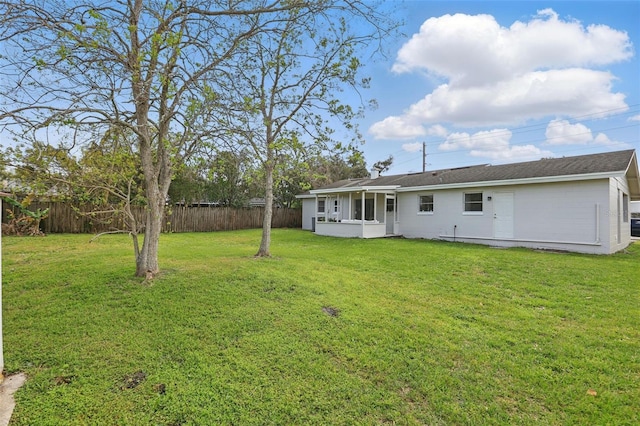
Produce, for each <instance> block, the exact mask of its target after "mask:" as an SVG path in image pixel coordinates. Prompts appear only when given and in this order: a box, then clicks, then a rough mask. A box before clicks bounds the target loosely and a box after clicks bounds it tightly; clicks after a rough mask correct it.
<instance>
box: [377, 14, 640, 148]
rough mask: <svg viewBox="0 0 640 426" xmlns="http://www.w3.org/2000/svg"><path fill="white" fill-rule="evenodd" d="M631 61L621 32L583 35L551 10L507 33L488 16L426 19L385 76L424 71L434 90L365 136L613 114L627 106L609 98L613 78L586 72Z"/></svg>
mask: <svg viewBox="0 0 640 426" xmlns="http://www.w3.org/2000/svg"><path fill="white" fill-rule="evenodd" d="M632 56H633V46H632V44H631V42H630V40H629V37H628V35H627V33H626V32H623V31H618V30H615V29H613V28H610V27H608V26H606V25H589V26H588V27H586V28H585V27H584V26H583V25H582V24H581V23H580V22H579V21H575V20H562V19H560V18H559V17H558V15H557V13H555V12H554V11H553V10H551V9H544V10H541V11H539V12H538V14H537V15H536V16H534V17H533V18H532V19H531V20H530V21H528V22H520V21H517V22H515V23H513V24H512V25H511V26H510V27H502V26H500V25H499V24H498V23H497V22H496V20H495V18H494V17H493V16H490V15H475V16H471V15H464V14H456V15H444V16H441V17H438V18H430V19H428V20H426V21H425V22H424V23H423V24H422V26H421V28H420V31H419V32H418V33H416V34H414V35H413V36H412V38H411V39H410V40H409V41H407V42H406V43H405V44H404V46H402V48H401V49H400V50H399V51H398V54H397V59H396V62H395V64H394V65H393V71H394V72H396V73H407V72H416V71H418V72H427V73H428V74H431V75H433V76H437V77H439V78H441V79H442V84H440V85H439V86H437V87H436V88H435V89H434V90H433V91H432V92H431V93H428V94H426V95H425V96H424V98H423V99H422V100H420V101H418V102H416V103H414V104H413V105H410V106H409V107H408V108H407V109H406V110H405V111H404V112H403V113H402V115H398V116H392V117H388V118H386V119H384V120H382V121H380V122H378V123H375V124H374V125H373V126H371V128H370V132H371V133H372V134H373V135H374V137H376V138H377V139H403V138H409V137H414V136H423V135H424V134H425V132H426V133H429V131H430V129H429V130H426V128H427V127H428V126H429V125H430V124H433V123H451V124H452V125H454V126H461V127H473V126H482V127H487V126H506V125H518V124H522V123H524V122H526V121H527V120H530V119H540V118H544V117H548V116H568V117H578V116H584V115H590V116H592V117H594V118H595V117H596V116H600V117H604V116H606V115H607V114H611V113H613V111H615V112H616V113H619V112H620V111H621V110H625V109H627V108H628V107H627V105H626V103H625V95H624V94H622V93H616V92H614V91H613V82H614V80H615V79H616V77H615V76H614V75H613V74H611V73H610V72H607V71H601V70H596V69H590V68H589V67H594V66H601V65H606V64H612V63H615V62H619V61H624V60H627V59H629V58H631V57H632ZM437 125H439V124H437ZM441 136H442V137H444V135H441Z"/></svg>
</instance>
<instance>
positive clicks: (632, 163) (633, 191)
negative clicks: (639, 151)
mask: <svg viewBox="0 0 640 426" xmlns="http://www.w3.org/2000/svg"><path fill="white" fill-rule="evenodd" d="M625 176H626V177H627V181H628V183H629V192H630V194H629V197H630V198H631V201H640V173H639V172H638V157H637V156H636V152H635V151H633V155H632V156H631V159H630V160H629V165H628V166H627V170H626V171H625Z"/></svg>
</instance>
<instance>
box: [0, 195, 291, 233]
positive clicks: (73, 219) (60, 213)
mask: <svg viewBox="0 0 640 426" xmlns="http://www.w3.org/2000/svg"><path fill="white" fill-rule="evenodd" d="M3 207H4V211H3V212H2V219H3V222H6V221H7V212H6V210H7V209H10V210H13V211H14V214H18V211H17V208H13V209H12V208H11V206H7V204H6V203H3ZM37 209H43V210H44V209H49V214H48V216H47V218H46V219H44V220H43V221H42V222H41V224H40V229H41V230H42V231H43V232H44V233H45V234H60V233H72V234H79V233H87V234H90V233H99V232H106V231H112V230H123V229H125V227H124V221H123V218H122V216H121V215H114V214H113V213H96V214H93V215H92V214H90V212H92V211H94V212H96V211H100V208H99V207H98V208H96V207H88V206H83V207H80V209H79V210H80V211H79V212H78V211H77V210H74V209H73V208H72V207H71V206H70V205H68V204H66V203H62V202H50V203H43V202H38V203H32V204H31V205H30V206H29V210H32V211H36V210H37ZM144 214H145V210H144V208H143V207H136V208H134V215H135V216H136V218H137V220H138V222H139V223H140V224H144ZM263 219H264V208H263V207H247V208H233V207H188V206H167V209H166V210H165V218H164V222H163V229H162V231H163V232H212V231H232V230H235V229H251V228H261V227H262V221H263ZM271 226H272V227H273V228H301V227H302V210H301V209H288V208H274V209H273V218H272V220H271Z"/></svg>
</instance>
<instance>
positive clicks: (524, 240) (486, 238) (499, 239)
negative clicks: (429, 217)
mask: <svg viewBox="0 0 640 426" xmlns="http://www.w3.org/2000/svg"><path fill="white" fill-rule="evenodd" d="M438 238H451V239H455V240H488V241H504V242H506V243H511V242H516V243H543V244H569V245H580V246H601V245H602V243H601V242H600V241H595V242H592V243H588V242H583V241H554V240H534V239H526V238H494V237H465V236H461V235H456V236H453V235H446V234H440V235H438Z"/></svg>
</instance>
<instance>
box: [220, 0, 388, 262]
mask: <svg viewBox="0 0 640 426" xmlns="http://www.w3.org/2000/svg"><path fill="white" fill-rule="evenodd" d="M380 6H381V5H380V4H376V3H374V2H371V1H367V0H365V1H358V0H354V1H349V0H346V1H345V0H324V1H317V2H313V3H312V4H309V5H305V6H304V7H293V8H290V9H287V10H283V11H279V12H277V13H276V14H274V15H275V16H269V18H270V19H269V21H268V22H264V23H262V24H260V27H261V28H262V32H260V33H259V34H257V35H256V36H254V37H251V38H250V39H248V40H247V41H246V43H243V44H242V45H241V46H240V47H239V49H238V50H237V51H236V54H235V56H234V58H233V61H232V62H231V63H230V64H229V67H230V68H229V69H227V70H226V71H225V72H223V73H221V74H220V76H219V83H221V82H222V81H224V87H226V88H227V89H226V90H224V92H225V93H226V94H227V95H229V96H230V100H229V101H226V105H228V106H229V107H228V109H227V111H228V117H229V119H228V121H229V123H230V126H231V127H232V128H235V129H236V132H235V135H236V136H237V138H238V139H237V140H236V141H235V143H236V144H237V145H245V146H248V147H249V148H250V150H251V152H253V154H254V155H255V158H256V159H257V161H258V162H259V163H260V164H261V166H262V171H263V175H264V188H265V192H264V193H265V203H266V204H265V214H264V222H263V227H262V230H263V232H262V240H261V243H260V248H259V249H258V252H257V254H256V255H257V256H270V244H271V220H272V212H273V200H274V197H273V194H274V179H275V178H277V177H278V176H280V175H281V172H282V170H283V169H286V168H287V167H289V166H290V164H289V163H288V162H287V159H288V158H297V157H299V155H298V153H299V152H301V151H304V150H306V149H309V148H312V149H313V150H314V151H318V150H320V151H323V150H327V149H329V150H331V149H332V147H335V149H336V150H337V151H341V150H342V149H344V148H346V147H349V148H353V147H354V146H357V144H358V143H360V142H361V135H360V134H359V132H358V129H357V125H356V121H355V119H356V118H357V117H358V116H359V113H361V112H362V110H363V107H365V106H366V104H367V103H366V102H364V101H362V98H360V97H359V95H360V89H362V88H367V87H368V85H369V79H368V78H366V77H362V76H361V75H360V72H361V68H362V65H363V63H364V62H366V61H370V60H371V59H372V56H373V55H374V54H376V53H380V51H381V49H380V47H381V45H382V43H383V42H384V41H385V39H386V38H387V37H389V36H390V35H391V34H392V33H393V32H394V31H395V29H396V25H397V23H395V22H394V21H392V20H390V19H389V18H388V15H385V13H384V11H383V10H382V8H381V7H380ZM263 18H264V17H259V18H258V19H259V20H262V19H263ZM221 84H222V83H221ZM346 91H351V94H355V95H356V96H355V99H356V101H355V102H349V101H348V99H349V96H347V95H346V94H345V92H346ZM338 127H340V128H342V129H343V130H345V129H346V130H348V131H349V133H350V136H349V137H350V138H351V139H350V140H347V141H345V140H340V137H336V134H338V133H336V130H339V129H337V128H338Z"/></svg>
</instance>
